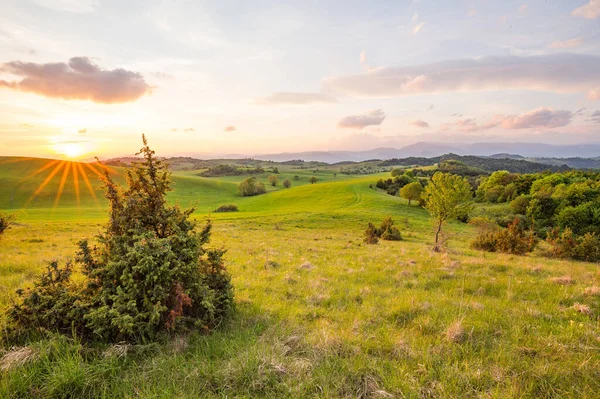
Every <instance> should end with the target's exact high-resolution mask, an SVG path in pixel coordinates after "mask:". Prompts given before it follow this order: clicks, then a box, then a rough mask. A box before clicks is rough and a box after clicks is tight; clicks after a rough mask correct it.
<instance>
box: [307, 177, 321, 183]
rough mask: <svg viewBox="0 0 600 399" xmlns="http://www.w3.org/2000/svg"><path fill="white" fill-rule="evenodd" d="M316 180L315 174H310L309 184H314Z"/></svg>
mask: <svg viewBox="0 0 600 399" xmlns="http://www.w3.org/2000/svg"><path fill="white" fill-rule="evenodd" d="M317 181H319V179H317V178H316V177H315V176H312V177H311V178H310V180H309V182H310V184H315V183H316V182H317Z"/></svg>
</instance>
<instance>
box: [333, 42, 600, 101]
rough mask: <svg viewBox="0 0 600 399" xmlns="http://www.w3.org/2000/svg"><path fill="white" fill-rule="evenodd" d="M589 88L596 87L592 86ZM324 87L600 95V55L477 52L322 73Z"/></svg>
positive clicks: (388, 92) (393, 93)
mask: <svg viewBox="0 0 600 399" xmlns="http://www.w3.org/2000/svg"><path fill="white" fill-rule="evenodd" d="M590 88H597V89H596V90H592V92H590ZM323 90H324V92H325V93H328V94H332V95H346V96H351V97H366V98H390V97H400V96H406V95H414V94H422V93H442V92H460V91H483V90H538V91H550V92H559V93H574V92H590V95H589V98H590V99H593V98H597V97H600V57H599V56H594V55H583V54H568V53H567V54H552V55H539V56H529V57H521V56H504V57H480V58H476V59H457V60H447V61H442V62H437V63H432V64H423V65H414V66H402V67H383V68H377V69H374V70H370V71H366V72H364V73H362V74H358V75H349V76H340V77H332V78H328V79H325V80H324V82H323Z"/></svg>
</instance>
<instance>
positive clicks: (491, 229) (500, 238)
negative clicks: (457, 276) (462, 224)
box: [471, 218, 536, 255]
mask: <svg viewBox="0 0 600 399" xmlns="http://www.w3.org/2000/svg"><path fill="white" fill-rule="evenodd" d="M471 224H473V225H475V226H477V228H478V230H479V232H478V234H477V236H475V238H474V239H473V241H471V247H472V248H474V249H479V250H482V251H487V252H496V251H497V252H504V253H508V254H513V255H524V254H525V253H527V252H530V251H532V250H533V247H534V245H535V243H536V241H535V240H534V239H533V237H532V236H531V235H530V234H528V233H526V232H525V230H524V229H523V227H522V226H521V224H520V222H519V219H515V220H514V221H513V222H512V223H510V224H509V225H508V227H507V228H505V229H499V228H498V226H497V225H496V224H495V223H493V222H492V221H490V220H489V219H484V218H475V219H474V221H473V222H471Z"/></svg>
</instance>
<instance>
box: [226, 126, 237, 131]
mask: <svg viewBox="0 0 600 399" xmlns="http://www.w3.org/2000/svg"><path fill="white" fill-rule="evenodd" d="M224 130H225V131H226V132H235V131H236V130H237V129H236V128H235V126H231V125H230V126H226V127H225V129H224Z"/></svg>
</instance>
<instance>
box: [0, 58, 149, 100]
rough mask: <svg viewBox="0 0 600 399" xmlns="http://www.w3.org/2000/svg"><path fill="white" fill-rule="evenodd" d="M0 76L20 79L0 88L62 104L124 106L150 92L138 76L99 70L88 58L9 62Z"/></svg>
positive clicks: (142, 79) (2, 67)
mask: <svg viewBox="0 0 600 399" xmlns="http://www.w3.org/2000/svg"><path fill="white" fill-rule="evenodd" d="M0 72H4V73H7V74H12V75H16V76H19V77H21V78H22V79H21V80H20V81H6V80H0V87H6V88H9V89H13V90H20V91H24V92H29V93H35V94H38V95H41V96H45V97H50V98H61V99H65V100H90V101H94V102H98V103H105V104H111V103H126V102H132V101H135V100H137V99H139V98H140V97H142V96H143V95H145V94H148V93H150V92H151V90H152V88H151V87H150V86H149V85H148V84H147V83H146V81H145V80H144V77H143V76H142V75H141V74H139V73H137V72H131V71H127V70H125V69H122V68H117V69H113V70H107V69H101V68H100V67H99V66H97V65H96V64H93V63H92V62H91V61H90V59H89V58H87V57H73V58H71V59H70V60H69V62H68V63H64V62H58V63H48V64H36V63H33V62H21V61H12V62H8V63H5V64H3V65H1V66H0Z"/></svg>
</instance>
